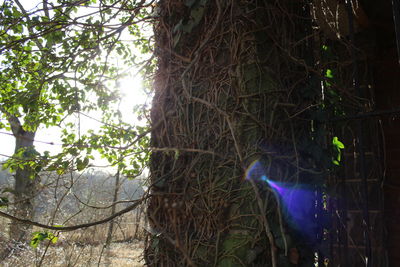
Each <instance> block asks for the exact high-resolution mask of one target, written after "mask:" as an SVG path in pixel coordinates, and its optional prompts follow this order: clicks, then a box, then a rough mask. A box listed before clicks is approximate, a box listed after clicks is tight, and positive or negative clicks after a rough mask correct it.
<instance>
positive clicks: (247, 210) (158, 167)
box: [145, 0, 340, 266]
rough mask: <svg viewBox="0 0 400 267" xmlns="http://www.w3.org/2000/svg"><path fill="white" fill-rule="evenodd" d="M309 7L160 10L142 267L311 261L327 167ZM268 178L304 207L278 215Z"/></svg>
mask: <svg viewBox="0 0 400 267" xmlns="http://www.w3.org/2000/svg"><path fill="white" fill-rule="evenodd" d="M306 2H307V1H275V0H271V1H220V0H213V1H207V0H195V1H180V2H178V1H172V0H164V1H160V2H159V6H158V8H159V10H160V12H159V15H160V17H159V21H158V24H157V26H156V30H155V36H156V51H157V57H158V70H157V75H156V80H155V97H154V100H153V107H152V113H151V116H152V120H153V122H154V121H159V120H162V121H163V123H162V124H161V125H160V126H159V127H158V128H156V129H153V131H152V139H151V145H152V147H153V153H152V156H151V161H150V171H151V178H152V183H153V187H152V193H153V194H152V197H151V199H150V202H149V207H148V217H149V221H150V222H151V225H152V227H153V230H154V233H153V235H151V237H150V241H149V243H148V245H147V246H146V252H145V257H146V260H147V263H148V264H149V265H150V266H293V265H296V266H297V265H301V266H311V265H312V264H313V262H314V254H313V248H315V245H316V242H317V240H315V236H317V234H316V233H317V231H319V230H318V229H315V226H316V225H315V222H314V221H313V219H312V218H313V216H310V215H312V214H314V213H315V211H314V210H313V209H314V206H315V205H314V204H313V202H312V199H313V197H312V196H311V197H310V195H307V194H313V193H312V192H316V190H317V188H319V187H322V186H323V184H324V181H325V176H326V173H327V172H326V171H327V170H328V169H329V168H332V158H331V154H330V153H329V150H330V147H329V145H328V144H327V143H326V142H325V138H326V137H327V132H326V131H325V128H324V127H325V126H324V124H323V123H322V121H323V119H321V118H320V117H318V116H324V114H326V113H327V112H330V111H329V108H327V107H329V105H325V104H324V100H323V97H321V88H320V87H319V84H320V81H321V80H324V79H325V78H324V77H323V76H322V75H319V71H315V70H314V69H313V68H314V65H313V64H315V63H314V61H313V57H314V52H313V51H314V50H313V47H312V45H311V43H312V40H313V38H314V36H313V34H312V28H311V18H310V12H309V5H308V3H306ZM338 149H339V152H340V148H338ZM273 180H275V181H284V182H286V183H291V184H292V186H293V187H296V186H297V187H298V186H299V185H300V184H307V185H309V188H308V190H304V192H309V193H305V194H306V195H304V198H305V199H308V200H309V201H311V202H303V203H302V204H303V207H302V208H301V209H300V210H299V213H298V214H290V207H287V210H286V212H285V214H283V213H281V212H280V211H281V210H284V209H281V205H284V204H285V203H283V202H281V201H283V199H282V198H280V197H278V196H277V194H274V192H276V191H273V189H272V187H270V186H268V185H272V184H273V183H272V181H273ZM297 201H298V199H297ZM313 212H314V213H313ZM290 216H291V217H290ZM303 218H306V219H305V221H304V220H303ZM307 218H311V219H309V220H308V221H307ZM290 223H299V225H293V224H290ZM299 227H301V229H299Z"/></svg>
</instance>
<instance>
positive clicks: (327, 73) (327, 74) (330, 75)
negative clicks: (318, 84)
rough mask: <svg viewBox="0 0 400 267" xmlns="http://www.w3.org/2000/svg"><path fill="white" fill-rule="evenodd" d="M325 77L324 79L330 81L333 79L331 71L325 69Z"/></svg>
mask: <svg viewBox="0 0 400 267" xmlns="http://www.w3.org/2000/svg"><path fill="white" fill-rule="evenodd" d="M325 77H326V78H330V79H332V78H333V73H332V70H331V69H327V70H326V73H325Z"/></svg>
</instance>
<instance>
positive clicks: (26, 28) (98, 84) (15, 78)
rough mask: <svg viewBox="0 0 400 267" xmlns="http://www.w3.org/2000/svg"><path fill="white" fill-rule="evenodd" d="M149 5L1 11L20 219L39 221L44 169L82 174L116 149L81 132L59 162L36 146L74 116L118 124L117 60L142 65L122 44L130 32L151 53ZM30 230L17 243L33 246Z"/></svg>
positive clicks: (10, 6)
mask: <svg viewBox="0 0 400 267" xmlns="http://www.w3.org/2000/svg"><path fill="white" fill-rule="evenodd" d="M145 2H146V1H144V0H143V1H140V2H136V1H121V0H119V1H100V2H99V3H97V1H96V0H79V1H61V0H58V1H48V0H43V1H42V2H40V3H38V4H37V6H33V7H32V8H27V7H26V3H25V2H22V1H18V0H15V1H4V2H3V4H2V5H1V7H0V10H1V13H0V15H1V17H0V19H1V21H0V51H1V56H0V60H1V65H0V68H1V73H0V86H1V87H0V102H1V104H0V112H1V116H2V117H3V118H4V119H5V121H6V122H5V123H3V122H1V124H0V128H4V129H7V130H11V131H12V134H13V135H14V137H15V140H16V144H15V153H14V155H13V156H12V157H11V158H10V159H9V160H8V161H7V163H5V164H4V165H3V167H4V168H9V169H10V170H11V171H14V172H15V187H14V190H13V194H14V199H13V200H14V203H15V206H14V215H15V216H16V217H18V218H25V219H32V217H33V199H34V197H35V194H36V193H37V189H36V185H37V184H38V182H39V176H38V174H39V172H40V171H42V170H49V171H57V172H58V173H62V172H64V171H65V170H66V169H68V168H70V167H71V166H75V168H76V169H78V170H82V169H84V168H85V167H86V166H88V165H89V161H90V159H92V158H93V156H91V152H92V150H93V149H99V148H104V146H107V145H108V146H110V145H111V144H104V143H102V144H98V140H99V139H100V137H98V138H97V139H96V140H97V141H96V140H95V141H93V142H92V143H88V139H87V138H85V136H84V135H81V134H80V131H79V129H78V135H76V134H74V133H73V132H71V131H68V130H65V131H64V135H65V137H64V138H63V143H64V145H63V146H64V151H63V153H61V154H60V155H56V156H53V157H51V156H50V154H49V153H47V152H46V153H44V154H43V155H40V154H39V153H38V152H37V151H36V150H35V148H34V140H35V135H36V133H37V131H38V130H39V128H40V127H45V128H48V127H52V126H58V127H60V126H61V125H62V122H63V121H64V120H65V119H66V118H67V117H68V116H69V115H71V114H81V113H82V112H85V111H92V110H100V111H103V112H104V113H105V114H106V116H108V118H109V121H112V119H110V118H112V116H113V114H114V113H113V112H114V111H108V109H109V108H110V105H109V104H110V103H112V102H115V101H116V100H117V99H118V92H117V91H115V90H113V89H112V87H113V85H114V84H115V80H118V78H119V77H120V70H118V68H117V66H116V63H115V62H113V61H112V59H111V58H112V56H113V53H114V54H118V55H120V56H121V57H123V58H124V59H123V61H124V62H125V64H126V66H131V65H132V64H136V61H137V60H136V59H135V57H136V56H135V55H134V54H133V53H132V51H131V50H132V47H130V46H128V45H127V44H126V43H124V42H123V41H122V40H121V36H123V32H124V31H127V32H130V33H131V34H133V35H135V36H136V37H137V39H135V41H134V42H135V43H136V44H137V45H138V46H140V47H141V48H142V50H146V49H147V50H148V49H149V45H150V43H149V40H147V39H145V38H144V37H142V35H141V34H140V31H139V27H138V25H137V23H138V22H140V21H144V20H146V16H147V17H148V16H149V14H148V10H147V9H146V7H148V6H150V5H151V1H150V2H149V1H148V2H147V3H146V4H145ZM67 125H69V126H71V127H72V126H73V125H71V123H70V124H67ZM117 128H118V127H117ZM105 131H106V130H105ZM110 131H112V130H110ZM143 131H144V130H143ZM119 132H121V130H120V131H119ZM124 134H125V135H126V132H125V133H124ZM133 137H134V136H133V135H132V138H133ZM118 138H119V137H118ZM85 142H86V143H85ZM109 143H112V142H109ZM96 145H97V146H96ZM81 150H85V152H86V153H83V152H80V151H81ZM128 152H129V150H128ZM115 161H116V162H117V160H115ZM113 164H114V163H113ZM115 164H116V163H115ZM119 164H123V162H119ZM29 232H30V226H29V225H28V224H21V223H17V222H15V223H12V224H11V227H10V237H11V238H12V239H14V240H17V241H23V242H25V241H26V240H27V239H29V237H28V234H29Z"/></svg>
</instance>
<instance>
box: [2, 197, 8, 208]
mask: <svg viewBox="0 0 400 267" xmlns="http://www.w3.org/2000/svg"><path fill="white" fill-rule="evenodd" d="M8 203H9V201H8V198H6V197H0V208H4V207H7V206H8Z"/></svg>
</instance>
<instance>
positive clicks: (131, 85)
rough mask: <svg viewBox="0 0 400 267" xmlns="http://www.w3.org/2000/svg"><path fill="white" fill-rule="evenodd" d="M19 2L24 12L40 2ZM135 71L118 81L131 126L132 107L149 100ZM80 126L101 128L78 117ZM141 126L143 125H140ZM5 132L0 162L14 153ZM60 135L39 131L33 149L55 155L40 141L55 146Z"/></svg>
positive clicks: (133, 120)
mask: <svg viewBox="0 0 400 267" xmlns="http://www.w3.org/2000/svg"><path fill="white" fill-rule="evenodd" d="M20 2H21V3H22V4H23V6H24V8H25V9H26V10H30V9H32V8H34V7H35V6H37V3H38V2H41V1H39V0H36V1H32V0H20ZM124 39H125V40H126V39H128V40H129V36H126V38H125V36H124ZM123 71H124V69H123V66H122V67H121V72H123ZM136 72H137V70H135V69H131V71H130V73H129V74H128V75H127V76H126V77H124V78H122V79H120V80H119V88H118V89H119V90H120V93H121V95H122V96H123V97H122V100H121V103H120V111H121V113H122V119H123V121H124V122H126V123H128V124H131V125H136V124H138V123H139V122H138V120H137V118H136V115H135V114H134V113H133V107H134V106H136V105H140V104H144V103H146V102H147V103H149V101H150V98H149V96H147V95H146V93H145V90H144V87H143V81H142V79H141V77H140V75H136V76H134V73H136ZM88 115H89V116H91V117H93V118H96V119H98V120H101V114H99V113H95V112H92V113H89V114H88ZM79 120H80V125H81V133H85V132H86V131H87V130H89V129H93V130H95V131H96V129H98V128H99V127H100V126H101V123H99V122H96V121H95V120H93V119H90V118H87V117H85V116H82V115H81V116H80V118H79ZM69 121H72V122H76V123H77V122H78V115H73V116H71V118H70V119H69ZM142 124H143V123H142ZM4 133H5V130H4V129H3V130H0V144H1V146H0V154H1V155H0V161H2V160H4V159H5V157H3V156H2V155H8V156H11V155H12V154H13V153H14V145H15V140H14V137H13V136H11V135H9V134H10V132H9V133H8V135H7V134H4ZM60 135H61V131H60V129H59V128H57V127H52V128H48V129H45V128H42V129H39V130H38V132H37V135H36V138H35V140H36V142H35V147H36V149H37V150H38V151H39V152H41V153H42V152H44V151H46V150H47V151H50V152H51V154H56V153H57V152H60V151H61V146H59V145H49V144H44V143H41V142H40V141H43V142H53V143H55V144H59V143H61V141H60ZM94 164H96V165H107V163H106V162H105V161H104V160H100V159H99V158H98V159H96V162H94Z"/></svg>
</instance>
